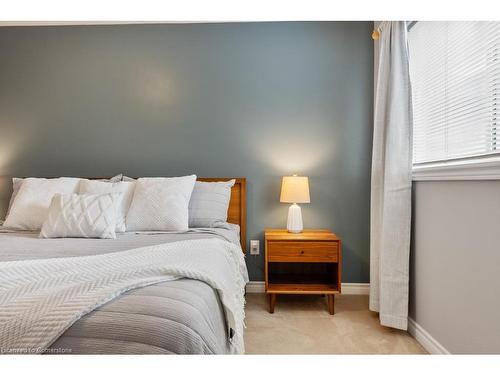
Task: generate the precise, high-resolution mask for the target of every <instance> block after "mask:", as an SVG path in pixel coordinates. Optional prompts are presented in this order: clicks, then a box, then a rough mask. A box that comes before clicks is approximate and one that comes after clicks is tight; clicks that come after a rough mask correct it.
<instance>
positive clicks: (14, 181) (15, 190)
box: [7, 173, 123, 215]
mask: <svg viewBox="0 0 500 375" xmlns="http://www.w3.org/2000/svg"><path fill="white" fill-rule="evenodd" d="M122 178H123V175H122V174H121V173H120V174H117V175H116V176H113V177H111V178H110V179H109V180H108V179H103V180H99V181H107V182H119V181H121V180H122ZM80 180H85V179H80ZM23 181H24V178H19V177H14V178H12V195H11V196H10V201H9V207H8V208H7V215H8V214H9V212H10V208H11V207H12V203H14V199H16V195H17V193H18V192H19V188H20V187H21V184H22V183H23Z"/></svg>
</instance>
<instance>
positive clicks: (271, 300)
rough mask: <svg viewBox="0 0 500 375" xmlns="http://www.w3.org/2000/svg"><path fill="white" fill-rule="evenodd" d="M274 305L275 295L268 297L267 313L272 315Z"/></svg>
mask: <svg viewBox="0 0 500 375" xmlns="http://www.w3.org/2000/svg"><path fill="white" fill-rule="evenodd" d="M274 305H276V294H274V293H273V294H270V295H269V312H270V313H271V314H273V313H274Z"/></svg>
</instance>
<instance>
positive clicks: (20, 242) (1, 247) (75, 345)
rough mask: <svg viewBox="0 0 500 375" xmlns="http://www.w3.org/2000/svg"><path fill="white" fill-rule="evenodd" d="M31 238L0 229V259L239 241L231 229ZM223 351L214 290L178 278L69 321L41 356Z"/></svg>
mask: <svg viewBox="0 0 500 375" xmlns="http://www.w3.org/2000/svg"><path fill="white" fill-rule="evenodd" d="M37 236H38V234H37V233H29V232H8V231H7V232H6V231H4V232H3V233H2V232H1V230H0V261H13V260H27V259H44V258H58V257H72V256H86V255H97V254H105V253H110V252H118V251H124V250H130V249H135V248H139V247H144V246H150V245H156V244H162V243H167V242H173V241H182V240H188V239H203V238H213V237H218V238H224V239H225V240H227V241H230V242H234V243H238V241H239V238H238V237H239V236H238V233H237V231H236V230H233V229H195V230H190V231H189V232H187V233H125V234H121V235H118V238H117V239H116V240H102V239H81V238H74V239H70V238H65V239H39V238H38V237H37ZM229 350H230V347H229V341H228V337H227V327H226V321H225V317H224V312H223V309H222V306H221V302H220V300H219V296H218V294H217V292H216V291H215V290H214V289H212V288H211V287H210V286H209V285H208V284H206V283H204V282H202V281H197V280H192V279H180V280H174V281H167V282H162V283H158V284H155V285H150V286H147V287H142V288H138V289H135V290H132V291H129V292H127V293H125V294H122V295H121V296H119V297H117V298H115V299H114V300H112V301H110V302H108V303H106V304H104V305H102V306H101V307H99V308H97V309H95V310H94V311H92V312H90V313H89V314H87V315H85V316H84V317H82V318H81V319H79V320H78V321H77V322H76V323H74V324H73V325H72V326H71V327H70V328H69V329H68V330H66V332H65V333H64V334H63V335H62V336H60V337H59V339H58V340H57V341H55V342H54V343H53V344H52V345H51V347H50V348H49V350H48V351H47V353H48V354H51V353H52V354H226V353H229Z"/></svg>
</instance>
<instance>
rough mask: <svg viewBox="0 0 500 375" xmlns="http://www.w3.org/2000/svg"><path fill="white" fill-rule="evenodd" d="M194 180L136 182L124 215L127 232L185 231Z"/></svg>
mask: <svg viewBox="0 0 500 375" xmlns="http://www.w3.org/2000/svg"><path fill="white" fill-rule="evenodd" d="M195 181H196V176H195V175H191V176H185V177H171V178H165V177H150V178H139V179H138V180H137V181H136V183H135V191H134V197H133V199H132V204H131V205H130V209H129V211H128V214H127V231H141V230H160V231H186V230H188V224H189V221H188V217H189V213H188V206H189V199H190V197H191V193H192V192H193V187H194V183H195Z"/></svg>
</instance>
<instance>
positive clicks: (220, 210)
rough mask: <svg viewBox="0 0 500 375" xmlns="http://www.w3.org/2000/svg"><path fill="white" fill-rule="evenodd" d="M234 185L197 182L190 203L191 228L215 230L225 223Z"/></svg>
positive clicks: (232, 181)
mask: <svg viewBox="0 0 500 375" xmlns="http://www.w3.org/2000/svg"><path fill="white" fill-rule="evenodd" d="M234 183H235V180H230V181H224V182H202V181H196V184H195V185H194V189H193V194H191V200H190V201H189V227H190V228H197V227H198V228H200V227H202V228H213V227H217V226H218V225H221V224H223V223H225V222H226V221H227V209H228V208H229V200H230V199H231V188H232V187H233V186H234Z"/></svg>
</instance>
